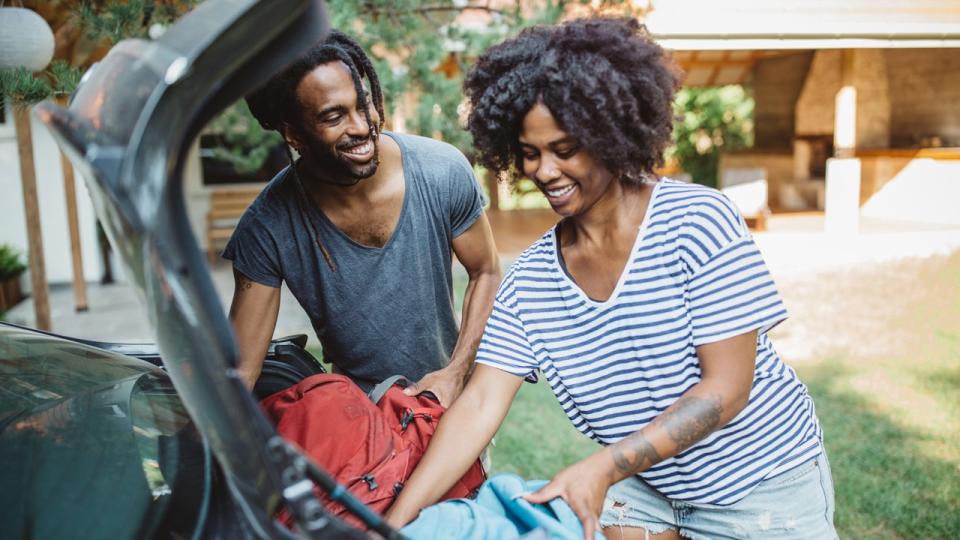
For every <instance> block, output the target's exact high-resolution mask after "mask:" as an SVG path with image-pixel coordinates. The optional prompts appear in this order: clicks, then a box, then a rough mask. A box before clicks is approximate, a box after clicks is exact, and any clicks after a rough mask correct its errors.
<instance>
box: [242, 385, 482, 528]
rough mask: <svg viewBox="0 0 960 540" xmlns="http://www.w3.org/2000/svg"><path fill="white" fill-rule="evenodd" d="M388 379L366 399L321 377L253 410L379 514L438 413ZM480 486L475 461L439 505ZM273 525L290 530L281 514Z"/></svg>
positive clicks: (416, 458) (342, 512)
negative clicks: (263, 413) (258, 411)
mask: <svg viewBox="0 0 960 540" xmlns="http://www.w3.org/2000/svg"><path fill="white" fill-rule="evenodd" d="M395 379H398V378H394V379H390V380H388V381H387V382H386V383H385V384H383V385H381V386H378V387H377V388H375V389H374V390H373V392H371V394H370V396H369V397H368V396H367V395H366V394H364V393H363V390H361V389H360V387H358V386H357V385H356V384H354V383H353V381H351V380H350V379H349V378H347V377H346V376H343V375H336V374H331V373H322V374H319V375H313V376H311V377H307V378H306V379H304V380H303V381H301V382H300V383H298V384H296V385H294V386H291V387H290V388H287V389H286V390H281V391H280V392H277V393H276V394H273V395H271V396H269V397H267V398H266V399H264V400H263V401H261V402H260V404H261V406H262V407H263V409H264V411H265V412H266V413H267V415H268V416H269V417H271V418H272V419H273V421H274V422H275V423H276V425H277V432H278V433H280V435H282V436H283V437H284V438H285V439H287V440H288V441H290V442H292V443H294V444H296V445H297V446H299V447H300V448H302V449H303V450H304V451H305V452H306V453H307V455H309V456H310V458H311V459H313V460H314V461H315V462H316V463H317V464H318V465H320V466H321V467H323V468H324V469H326V470H327V471H328V472H329V473H330V474H331V475H332V476H334V477H335V478H336V479H337V481H338V482H339V483H340V484H342V485H343V486H345V487H346V488H347V490H348V491H350V493H351V494H353V495H354V496H355V497H357V498H358V499H360V500H361V501H362V502H364V503H365V504H366V505H367V506H369V507H370V508H372V509H373V510H375V511H377V512H379V513H381V514H382V513H383V512H385V511H386V510H387V508H389V507H390V505H391V504H392V503H393V500H394V499H395V498H396V497H397V495H398V494H399V493H400V490H401V489H402V488H403V483H404V482H405V481H406V480H407V478H409V476H410V474H411V473H412V472H413V469H414V468H415V467H416V466H417V463H419V462H420V458H421V457H423V454H424V452H425V451H426V449H427V444H428V443H429V442H430V437H432V436H433V432H434V431H435V430H436V428H437V423H438V421H439V420H440V416H441V415H443V412H444V410H445V409H444V408H443V407H442V406H440V404H439V403H437V401H435V400H433V399H431V398H429V397H426V396H423V395H420V396H407V395H404V393H403V388H402V387H401V386H400V385H399V384H398V383H395V382H394V381H395ZM399 379H401V380H405V379H402V378H399ZM398 382H399V381H398ZM484 480H486V474H485V472H484V470H483V465H482V464H481V463H480V460H477V461H476V462H475V463H474V464H473V465H472V466H471V467H470V469H469V470H468V471H467V472H466V474H464V475H463V477H462V478H461V479H460V480H459V481H458V482H457V483H456V484H455V485H454V486H453V488H451V489H450V491H449V492H447V493H446V494H445V495H444V496H443V499H444V500H446V499H455V498H461V497H469V496H471V495H472V494H474V493H475V492H476V490H477V489H478V488H479V487H480V484H482V483H483V482H484ZM317 494H318V495H319V496H320V497H321V499H322V500H323V502H324V504H325V505H326V507H327V509H328V510H330V512H332V513H333V514H334V515H336V516H338V517H340V518H341V519H343V520H344V521H346V522H347V523H350V524H351V525H355V526H357V527H360V528H365V527H364V525H363V524H362V522H361V521H360V520H359V519H357V518H356V517H355V516H353V515H352V514H350V513H349V512H347V510H346V509H345V508H344V507H343V506H342V505H341V504H339V503H336V502H332V501H331V500H330V499H329V497H327V496H326V495H325V494H323V493H322V492H320V491H319V489H317ZM278 519H280V521H282V522H283V523H285V524H286V525H288V526H290V525H292V520H291V518H290V516H289V515H288V514H287V513H286V512H285V511H283V512H281V513H280V515H279V516H278Z"/></svg>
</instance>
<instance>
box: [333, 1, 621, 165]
mask: <svg viewBox="0 0 960 540" xmlns="http://www.w3.org/2000/svg"><path fill="white" fill-rule="evenodd" d="M327 4H328V6H329V12H330V14H331V17H332V24H333V27H334V28H338V29H341V30H343V31H345V32H347V33H349V34H351V35H352V36H353V37H355V38H356V39H357V40H358V41H359V42H360V44H361V45H363V47H364V49H366V51H367V52H368V53H370V56H371V58H372V59H373V62H374V66H375V67H376V70H377V74H378V75H379V77H380V80H381V84H382V86H383V91H384V95H385V101H386V103H385V104H384V105H385V107H386V109H387V111H388V114H391V113H396V110H397V108H396V106H397V103H398V100H401V99H403V95H404V94H405V93H409V94H411V95H412V96H414V98H415V99H414V101H415V105H414V108H415V110H412V111H410V110H404V111H403V113H402V114H403V116H404V120H405V123H406V125H405V129H406V130H407V131H409V132H411V133H417V134H420V135H424V136H428V137H436V138H440V139H443V140H444V141H446V142H449V143H450V144H453V145H454V146H456V147H458V148H459V149H460V150H461V151H463V152H464V153H465V154H467V156H468V157H470V155H471V154H472V141H471V139H470V134H469V133H467V132H466V131H465V130H464V129H463V126H462V125H461V121H460V120H461V117H462V116H463V112H464V111H463V107H462V102H463V91H462V84H463V77H464V75H465V74H466V72H467V71H468V70H469V68H470V65H471V64H472V63H473V62H474V61H475V60H476V58H477V56H478V55H479V54H480V53H481V52H482V51H483V50H485V49H486V48H487V47H489V46H490V45H493V44H494V43H498V42H500V41H502V40H503V39H505V38H507V37H510V36H513V35H515V34H516V33H518V32H519V31H520V30H521V29H523V28H525V27H528V26H531V25H535V24H550V23H554V22H557V21H559V20H560V19H561V18H562V17H563V16H565V14H568V13H570V12H571V10H572V9H579V11H580V12H584V13H585V12H595V11H603V12H608V13H609V12H615V13H620V14H636V12H637V10H638V8H634V7H632V6H633V4H632V3H626V4H624V3H623V2H615V1H612V0H604V1H600V2H597V1H595V0H517V1H516V2H512V3H510V4H509V5H504V6H503V7H502V8H495V7H491V3H490V2H488V1H472V0H365V1H362V2H357V1H356V0H330V1H329V2H327ZM503 4H506V3H503Z"/></svg>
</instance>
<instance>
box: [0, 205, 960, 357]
mask: <svg viewBox="0 0 960 540" xmlns="http://www.w3.org/2000/svg"><path fill="white" fill-rule="evenodd" d="M519 217H520V216H519V215H511V216H507V217H500V218H493V219H491V222H492V223H493V226H494V233H495V236H496V237H497V238H498V244H500V245H501V248H502V251H503V252H502V254H501V257H502V259H503V261H504V264H507V263H508V262H509V261H510V260H512V259H513V258H514V257H515V256H516V255H517V253H518V252H519V251H520V250H522V248H523V247H524V246H526V245H529V244H530V243H531V242H533V241H534V240H536V239H537V238H538V237H539V236H540V235H541V234H542V233H543V231H544V230H546V228H548V227H549V226H550V225H551V223H552V222H553V221H555V217H554V216H553V215H552V213H551V212H549V211H546V212H536V213H533V214H531V215H530V216H529V217H528V218H527V219H518V218H519ZM822 230H823V216H822V215H818V214H812V215H811V214H805V215H782V216H774V217H773V218H771V220H770V222H769V229H768V231H766V232H763V233H757V234H755V238H756V240H757V243H758V244H759V245H760V248H761V250H762V251H763V254H764V257H765V259H766V261H767V264H768V265H769V267H770V268H771V271H772V272H773V275H774V277H775V278H776V279H777V280H782V279H791V278H794V277H797V276H802V275H807V274H811V273H818V272H824V271H831V270H836V269H851V270H856V269H857V268H858V267H863V268H876V266H877V265H884V264H893V263H895V262H897V261H902V260H907V259H911V260H912V259H917V258H924V257H933V256H938V255H948V254H950V253H953V252H957V251H960V228H948V227H937V226H930V225H923V224H916V223H894V222H887V221H877V220H864V221H863V222H862V228H861V233H860V234H858V235H855V236H848V237H842V236H841V237H835V236H827V235H825V234H824V233H822V232H821V231H822ZM455 271H456V272H460V273H462V272H463V270H462V269H461V268H459V267H457V266H455ZM212 274H213V280H214V283H215V285H216V288H217V292H218V294H219V296H220V298H221V300H222V302H223V305H224V306H225V309H226V307H227V306H229V302H230V296H231V294H232V291H233V277H232V275H231V273H230V267H229V265H228V264H227V263H225V262H222V263H219V264H218V265H216V266H215V267H214V269H213V272H212ZM463 281H464V280H459V282H461V283H462V282H463ZM88 297H89V302H90V309H89V311H87V312H85V313H76V312H75V311H74V309H73V293H72V291H71V289H70V287H69V286H68V285H60V286H54V287H53V288H52V289H51V291H50V301H51V315H52V320H53V326H54V328H53V330H54V331H55V332H58V333H61V334H65V335H71V336H76V337H84V338H89V339H98V340H103V341H121V342H135V341H152V340H153V337H152V335H153V332H152V330H151V329H150V326H149V324H148V322H147V319H146V316H145V315H144V310H143V307H142V306H141V305H140V303H139V300H138V299H137V297H136V295H135V294H134V293H133V291H132V289H131V287H130V286H128V285H126V284H114V285H109V286H101V285H95V284H91V285H90V286H89V288H88ZM6 320H8V321H10V322H13V323H17V324H24V325H27V326H32V325H33V306H32V303H31V302H30V301H29V300H27V301H25V302H23V303H21V304H20V305H18V306H16V307H15V308H13V309H12V310H11V311H10V312H8V313H7V315H6ZM297 333H306V334H308V335H309V336H310V337H311V342H313V343H316V338H315V337H314V336H313V331H312V329H311V326H310V321H309V320H308V319H307V317H306V315H304V313H303V311H302V310H301V309H300V306H299V305H298V304H297V302H296V300H295V299H294V298H293V296H292V295H291V294H290V292H289V290H287V289H286V288H284V289H283V291H282V299H281V303H280V317H279V320H278V323H277V330H276V333H275V335H276V336H282V335H287V334H297Z"/></svg>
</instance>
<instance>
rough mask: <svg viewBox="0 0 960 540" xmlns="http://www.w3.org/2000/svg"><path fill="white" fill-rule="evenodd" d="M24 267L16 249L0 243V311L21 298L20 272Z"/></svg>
mask: <svg viewBox="0 0 960 540" xmlns="http://www.w3.org/2000/svg"><path fill="white" fill-rule="evenodd" d="M26 269H27V266H26V265H25V264H24V263H23V257H22V256H21V255H20V252H19V251H18V250H17V249H15V248H14V247H13V246H10V245H7V244H0V312H3V311H6V310H8V309H10V308H12V307H13V306H15V305H17V303H18V302H20V300H22V299H23V292H22V291H21V290H20V274H22V273H23V272H24V270H26Z"/></svg>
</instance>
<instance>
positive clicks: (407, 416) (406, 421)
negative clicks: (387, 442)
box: [400, 409, 415, 431]
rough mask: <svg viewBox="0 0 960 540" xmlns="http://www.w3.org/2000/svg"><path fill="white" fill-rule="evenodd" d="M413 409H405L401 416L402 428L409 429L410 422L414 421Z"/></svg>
mask: <svg viewBox="0 0 960 540" xmlns="http://www.w3.org/2000/svg"><path fill="white" fill-rule="evenodd" d="M414 416H415V415H414V414H413V409H407V410H405V411H403V416H401V417H400V430H401V431H403V430H405V429H407V426H409V425H410V422H413V418H414Z"/></svg>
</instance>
